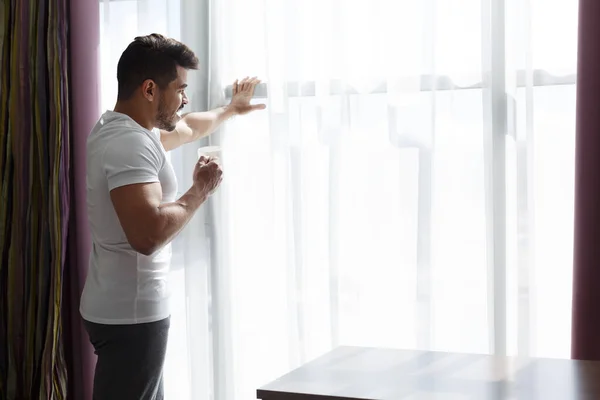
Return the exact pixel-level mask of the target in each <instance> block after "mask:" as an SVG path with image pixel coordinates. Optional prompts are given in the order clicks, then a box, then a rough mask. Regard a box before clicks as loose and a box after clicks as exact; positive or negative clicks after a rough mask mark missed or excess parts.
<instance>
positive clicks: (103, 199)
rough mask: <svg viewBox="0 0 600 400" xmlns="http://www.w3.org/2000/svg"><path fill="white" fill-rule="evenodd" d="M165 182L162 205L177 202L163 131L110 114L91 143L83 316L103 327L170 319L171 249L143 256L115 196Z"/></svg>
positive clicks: (95, 132)
mask: <svg viewBox="0 0 600 400" xmlns="http://www.w3.org/2000/svg"><path fill="white" fill-rule="evenodd" d="M149 182H160V185H161V187H162V195H163V198H162V202H163V203H166V202H172V201H174V200H175V197H176V194H177V179H176V177H175V173H174V171H173V166H172V165H171V163H170V162H169V160H168V158H167V155H166V153H165V150H164V148H163V146H162V144H161V142H160V133H159V131H158V130H154V131H149V130H147V129H145V128H142V127H141V126H140V125H139V124H137V123H136V122H135V121H134V120H133V119H131V118H130V117H128V116H127V115H125V114H121V113H117V112H114V111H107V112H106V113H104V115H103V116H102V117H101V118H100V120H99V121H98V123H97V124H96V126H95V127H94V129H93V130H92V133H91V134H90V136H89V138H88V141H87V210H88V219H89V223H90V230H91V235H92V254H91V257H90V265H89V270H88V275H87V279H86V282H85V287H84V289H83V295H82V297H81V306H80V312H81V315H82V316H83V318H84V319H86V320H88V321H91V322H95V323H100V324H136V323H145V322H153V321H158V320H161V319H164V318H167V317H168V316H169V315H170V312H169V293H168V287H167V278H168V273H169V267H170V262H171V245H170V244H169V245H167V246H165V247H163V248H162V249H161V250H159V251H157V252H156V253H154V254H153V255H150V256H144V255H143V254H140V253H137V252H136V251H135V250H133V248H132V247H131V245H130V244H129V242H128V241H127V238H126V236H125V233H124V232H123V229H122V228H121V224H120V222H119V219H118V217H117V214H116V212H115V209H114V207H113V204H112V201H111V199H110V191H111V190H113V189H115V188H117V187H120V186H125V185H131V184H135V183H149Z"/></svg>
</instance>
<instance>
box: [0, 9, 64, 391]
mask: <svg viewBox="0 0 600 400" xmlns="http://www.w3.org/2000/svg"><path fill="white" fill-rule="evenodd" d="M2 5H3V7H4V10H3V16H4V21H3V24H2V27H3V30H4V32H3V41H4V43H3V46H2V48H3V55H2V62H3V68H2V77H1V79H2V83H1V85H0V87H1V88H2V92H1V94H0V130H1V142H0V179H2V182H1V185H0V187H1V197H2V202H1V205H0V224H1V229H2V231H1V235H0V348H1V349H2V353H0V395H1V396H0V397H3V398H8V399H14V398H28V399H64V398H65V397H66V394H67V370H66V365H65V359H64V354H63V351H64V338H63V329H62V321H61V307H62V300H63V299H62V288H63V270H64V265H65V257H66V247H67V233H68V225H69V209H70V206H71V182H70V179H69V174H70V159H71V148H70V124H69V122H70V121H69V118H70V109H69V84H68V79H69V75H68V74H69V70H68V56H69V52H68V47H67V42H68V20H67V11H68V7H67V1H66V0H45V1H36V2H21V1H13V0H6V1H4V2H3V3H2Z"/></svg>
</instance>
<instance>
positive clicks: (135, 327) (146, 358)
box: [84, 318, 170, 400]
mask: <svg viewBox="0 0 600 400" xmlns="http://www.w3.org/2000/svg"><path fill="white" fill-rule="evenodd" d="M84 323H85V328H86V330H87V332H88V335H89V337H90V341H91V342H92V345H93V346H94V349H95V353H96V355H98V362H97V363H96V371H95V374H94V396H93V399H94V400H163V399H164V393H163V374H162V370H163V364H164V361H165V353H166V350H167V339H168V336H169V325H170V318H166V319H163V320H161V321H157V322H150V323H145V324H132V325H105V324H96V323H93V322H89V321H84Z"/></svg>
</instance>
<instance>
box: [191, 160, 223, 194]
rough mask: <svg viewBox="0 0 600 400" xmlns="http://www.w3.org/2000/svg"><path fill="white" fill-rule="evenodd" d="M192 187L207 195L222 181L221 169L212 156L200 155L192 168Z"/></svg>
mask: <svg viewBox="0 0 600 400" xmlns="http://www.w3.org/2000/svg"><path fill="white" fill-rule="evenodd" d="M193 179H194V187H195V188H196V189H197V190H198V191H199V193H200V194H201V195H202V196H204V197H208V196H210V195H211V194H213V193H214V191H215V190H217V188H218V187H219V185H220V184H221V181H223V170H222V169H221V166H220V165H219V164H218V163H217V161H216V160H215V159H214V158H210V157H205V156H201V157H200V159H199V160H198V162H197V163H196V167H195V168H194V177H193Z"/></svg>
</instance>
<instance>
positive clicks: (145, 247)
mask: <svg viewBox="0 0 600 400" xmlns="http://www.w3.org/2000/svg"><path fill="white" fill-rule="evenodd" d="M129 245H130V246H131V248H132V249H133V250H135V251H136V252H137V253H140V254H142V255H144V256H151V255H152V254H154V253H156V252H157V251H158V250H159V249H160V243H159V242H158V241H157V240H154V239H152V238H150V237H146V238H143V239H137V240H129Z"/></svg>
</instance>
